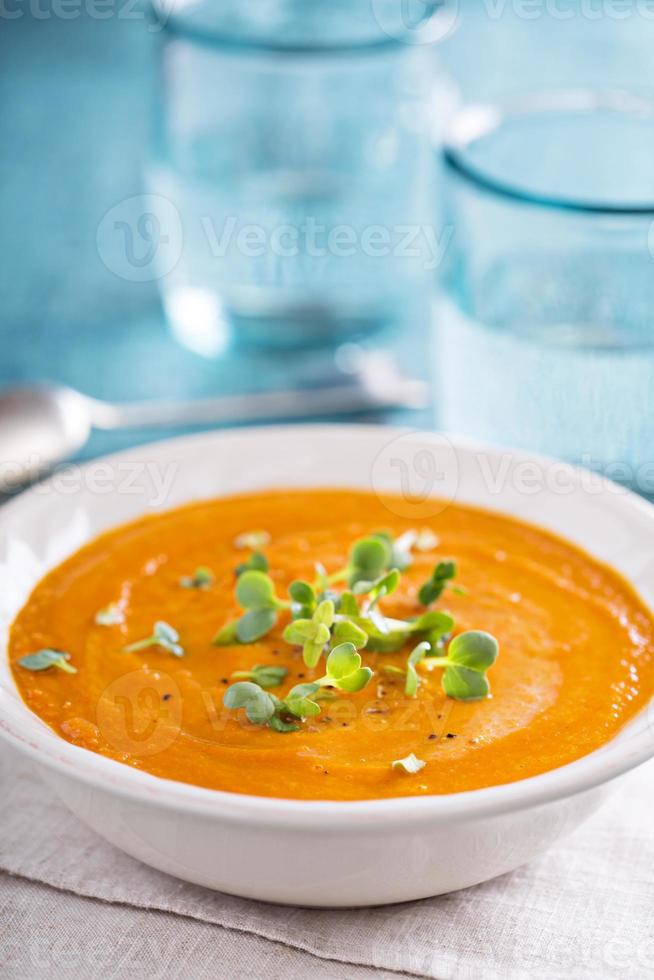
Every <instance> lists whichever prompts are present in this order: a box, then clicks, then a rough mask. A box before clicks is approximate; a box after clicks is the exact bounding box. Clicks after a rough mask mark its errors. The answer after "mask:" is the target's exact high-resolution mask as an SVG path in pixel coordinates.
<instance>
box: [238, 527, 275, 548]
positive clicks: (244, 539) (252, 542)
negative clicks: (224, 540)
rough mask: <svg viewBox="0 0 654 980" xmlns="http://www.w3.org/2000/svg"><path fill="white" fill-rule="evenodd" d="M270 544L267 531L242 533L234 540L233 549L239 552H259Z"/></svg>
mask: <svg viewBox="0 0 654 980" xmlns="http://www.w3.org/2000/svg"><path fill="white" fill-rule="evenodd" d="M269 544H270V535H269V534H268V532H267V531H243V533H242V534H239V535H238V536H237V537H235V538H234V547H235V548H238V549H239V551H260V550H261V549H262V548H265V547H266V546H267V545H269Z"/></svg>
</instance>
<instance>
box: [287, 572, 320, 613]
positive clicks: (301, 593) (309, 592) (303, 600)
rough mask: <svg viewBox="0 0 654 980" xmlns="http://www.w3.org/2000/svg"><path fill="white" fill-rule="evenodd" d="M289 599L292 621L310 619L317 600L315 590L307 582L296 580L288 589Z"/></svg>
mask: <svg viewBox="0 0 654 980" xmlns="http://www.w3.org/2000/svg"><path fill="white" fill-rule="evenodd" d="M288 594H289V595H290V597H291V601H292V605H291V614H292V616H293V619H310V618H311V616H313V614H314V612H315V611H316V606H317V605H318V599H317V596H316V592H315V589H314V587H313V586H312V585H309V583H308V582H303V581H302V580H301V579H296V581H295V582H291V584H290V585H289V587H288Z"/></svg>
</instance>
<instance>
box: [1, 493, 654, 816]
mask: <svg viewBox="0 0 654 980" xmlns="http://www.w3.org/2000/svg"><path fill="white" fill-rule="evenodd" d="M401 510H402V508H401V507H399V506H397V504H394V501H393V498H391V497H388V498H385V499H380V498H378V497H377V496H375V495H372V494H368V493H364V492H352V491H340V490H339V491H334V490H324V491H323V490H316V491H304V490H303V491H296V490H293V491H288V492H287V491H284V492H281V491H275V492H270V493H265V494H256V495H255V494H252V495H245V496H239V497H233V498H228V499H222V500H215V501H210V502H202V503H197V504H193V505H190V506H187V507H184V508H181V509H178V510H175V511H171V512H168V513H164V514H161V515H156V516H150V517H146V518H144V519H142V520H140V521H138V522H136V523H133V524H130V525H128V526H125V527H120V528H117V529H116V530H114V531H111V532H110V533H108V534H105V535H103V536H102V537H100V538H98V539H97V540H95V541H93V542H91V543H90V544H88V545H87V546H86V547H84V548H82V549H81V550H80V551H79V552H77V553H76V554H74V555H73V556H72V557H71V558H69V559H68V560H67V561H65V562H64V563H63V564H62V565H60V566H59V567H58V568H56V569H55V570H54V571H52V572H50V573H49V574H48V575H47V576H46V577H45V578H44V579H43V581H41V582H40V583H39V584H38V585H37V587H36V588H35V590H34V592H33V593H32V595H31V597H30V599H29V601H28V602H27V604H26V606H25V607H24V608H23V610H22V611H21V612H20V614H19V615H18V617H17V619H16V621H15V623H14V624H13V627H12V631H11V638H10V646H9V656H10V659H11V663H12V668H13V673H14V678H15V681H16V684H17V686H18V689H19V691H20V693H21V695H22V697H23V698H24V700H25V702H26V703H27V705H28V706H29V707H30V708H31V709H32V711H34V712H35V713H36V714H37V715H39V716H40V717H41V718H42V719H43V720H44V721H45V722H47V724H48V725H50V726H51V727H52V728H53V729H54V731H55V732H56V733H57V734H58V735H60V736H61V737H62V738H64V739H66V740H67V741H69V742H72V743H73V744H75V745H78V746H82V747H83V748H85V749H88V750H89V751H92V752H97V753H100V754H101V755H104V756H108V757H110V758H112V759H116V760H119V761H120V762H122V763H125V764H127V765H129V766H133V767H135V768H138V769H142V770H145V771H147V772H150V773H153V774H154V775H156V776H160V777H164V778H167V779H174V780H181V781H182V782H186V783H192V784H195V785H198V786H204V787H210V788H212V789H220V790H229V791H232V792H237V793H251V794H255V795H259V796H277V797H290V798H294V799H307V800H311V799H322V800H325V799H327V800H361V799H376V798H384V797H396V796H421V795H426V794H434V793H438V794H442V793H455V792H459V791H462V790H471V789H478V788H480V787H484V786H492V785H495V784H500V783H508V782H512V781H514V780H518V779H522V778H524V777H526V776H533V775H536V774H538V773H542V772H545V771H546V770H549V769H553V768H555V767H557V766H561V765H563V764H564V763H567V762H571V761H572V760H574V759H578V758H579V757H580V756H583V755H585V754H586V753H588V752H590V751H592V750H593V749H595V748H597V747H598V746H600V745H602V743H604V742H606V741H607V740H608V739H610V738H611V737H612V736H613V735H614V734H615V733H616V732H617V731H618V730H619V729H620V728H621V727H622V726H623V725H624V724H625V723H626V722H627V721H628V720H629V718H631V717H632V716H633V715H634V714H635V713H636V712H637V711H638V710H639V709H640V708H642V707H643V705H644V704H645V703H646V701H647V700H648V699H649V698H650V697H651V695H652V691H653V689H654V665H653V662H652V654H653V652H654V638H653V637H654V630H653V619H652V615H651V614H650V613H649V611H648V610H647V609H646V607H645V606H644V605H643V603H642V602H641V601H640V600H639V599H638V597H637V596H636V595H635V593H634V592H633V591H632V590H631V588H630V587H629V586H628V585H627V584H626V583H625V582H624V581H623V580H622V579H621V578H620V577H619V576H618V575H617V574H616V573H615V572H613V571H611V570H610V569H609V568H606V567H604V566H603V565H601V564H599V563H598V562H596V561H595V560H593V559H591V558H590V557H589V556H588V555H586V554H584V553H582V552H581V551H580V550H578V549H577V548H575V547H573V546H572V545H570V544H568V543H566V542H565V541H562V540H560V539H558V538H556V537H554V536H552V535H550V534H548V533H546V532H544V531H542V530H539V529H537V528H535V527H532V526H528V525H525V524H523V523H520V522H518V521H515V520H511V519H509V518H507V517H503V516H500V515H497V514H492V513H488V512H485V511H482V510H477V509H473V508H469V507H464V506H458V505H448V506H444V508H443V510H442V512H441V513H440V514H439V515H438V516H437V517H435V518H434V519H433V520H431V521H429V522H427V523H425V524H418V525H416V523H415V522H410V521H407V520H405V519H403V518H400V517H398V516H396V515H397V513H398V512H401ZM382 531H383V532H384V536H385V540H387V541H390V540H391V539H397V538H398V537H399V538H400V541H401V542H402V544H403V547H404V551H405V552H406V554H405V555H404V559H403V561H402V562H401V564H402V565H403V566H407V567H403V568H402V570H401V577H400V580H399V584H397V583H396V582H395V585H396V587H395V585H393V587H389V588H388V590H387V594H385V591H384V589H385V587H384V588H381V589H377V591H378V592H380V593H381V594H380V595H375V592H374V590H373V589H372V585H371V583H370V582H368V583H365V582H364V583H363V585H361V586H360V587H359V586H357V585H356V584H355V586H354V590H353V591H354V592H355V593H356V592H357V589H359V592H358V594H357V597H356V599H355V601H356V602H357V603H359V604H360V603H364V604H366V605H365V607H364V608H365V610H367V613H366V615H368V616H370V617H372V620H374V622H375V623H376V624H377V625H376V627H375V629H377V628H378V629H379V630H381V632H382V633H383V632H384V629H388V625H387V624H388V623H389V622H390V623H391V624H393V623H394V622H400V621H401V622H402V623H403V624H405V625H404V626H402V628H403V629H406V630H410V631H412V632H407V634H406V642H404V643H402V644H401V646H399V647H398V646H397V644H396V648H395V649H394V650H392V651H391V652H378V651H372V652H371V651H370V650H369V649H366V646H365V645H361V642H359V644H358V645H359V652H358V654H355V653H354V652H353V651H354V647H349V648H348V649H349V650H350V653H351V654H352V656H354V657H355V659H356V657H360V662H361V664H362V665H363V666H364V667H367V668H370V669H371V670H372V672H373V673H372V677H371V678H370V679H369V680H368V675H367V674H366V677H365V680H366V684H365V686H364V687H363V688H362V689H358V690H354V691H348V690H343V689H341V688H339V686H338V683H339V682H337V683H336V684H335V685H333V684H331V683H329V678H328V679H327V682H325V681H323V684H322V686H321V687H320V689H319V692H318V693H317V694H316V693H315V690H314V688H315V685H314V686H313V687H309V688H308V689H307V688H303V689H302V690H303V691H304V690H308V691H309V695H308V698H307V700H310V701H311V702H312V704H313V705H317V711H315V713H312V712H314V710H315V709H314V708H311V709H308V708H307V709H306V710H307V712H309V711H310V712H311V713H309V714H306V715H305V714H303V712H302V711H300V712H299V713H298V714H296V715H292V714H291V713H289V711H287V710H286V707H285V706H286V704H287V701H285V699H286V698H287V697H288V695H289V692H290V691H291V690H292V689H294V688H296V687H297V685H311V684H312V682H313V681H315V680H316V679H318V678H324V677H325V672H326V660H325V657H326V655H327V653H328V651H329V649H330V645H333V642H332V638H330V639H329V640H328V641H327V642H326V643H325V648H324V652H323V653H321V651H320V640H321V637H322V636H323V633H322V632H321V631H319V630H317V627H316V626H315V624H314V625H312V626H309V627H307V626H306V623H312V622H313V618H314V614H315V608H316V607H315V604H314V606H311V602H309V603H308V606H307V608H304V609H299V608H298V604H297V603H296V604H295V605H294V606H293V608H288V605H289V599H288V588H289V585H290V583H291V582H293V581H294V580H303V581H304V582H306V583H308V584H309V585H310V586H311V587H315V593H316V594H317V596H318V599H322V601H327V602H328V603H329V596H331V600H332V605H333V606H334V609H335V610H336V612H335V619H336V621H338V620H339V613H338V608H339V604H340V603H341V602H342V600H341V599H340V598H339V590H341V591H342V590H343V589H344V588H347V586H348V573H347V564H348V554H349V553H350V552H351V549H352V546H353V543H354V542H355V541H357V540H358V539H361V538H366V536H369V535H377V534H379V532H382ZM407 532H411V533H409V534H407ZM414 532H417V534H416V533H414ZM402 536H404V537H402ZM253 552H256V553H257V554H256V556H255V558H254V559H253V558H252V553H253ZM261 553H262V554H263V556H264V557H261ZM450 559H452V560H453V561H454V562H456V575H455V576H453V575H448V574H447V562H448V561H449V560H450ZM439 562H444V563H445V564H443V565H441V566H439V564H438V563H439ZM317 563H318V564H319V566H323V568H320V567H319V569H318V572H316V564H317ZM392 564H393V563H392V561H391V560H389V561H388V562H387V565H388V567H391V566H392ZM239 566H247V568H250V569H252V568H254V570H255V571H257V572H258V576H257V575H255V576H254V579H252V576H251V575H250V578H251V579H252V580H253V581H254V580H257V581H259V584H261V581H262V579H261V578H260V577H261V576H264V577H265V579H266V581H267V582H269V581H272V585H273V588H274V595H275V599H274V600H272V601H274V602H277V601H278V600H279V605H278V606H277V607H276V608H275V609H274V610H273V612H268V613H266V612H265V611H264V612H263V613H261V612H260V613H257V616H255V617H254V619H257V617H259V618H262V619H263V620H266V622H265V623H264V626H267V627H268V630H267V632H265V633H264V634H263V635H261V636H260V637H259V638H258V639H254V640H251V641H247V642H240V641H239V638H238V636H237V635H235V634H234V628H235V627H234V625H233V624H235V623H238V622H240V621H241V620H242V618H243V617H244V616H245V615H246V613H247V607H246V609H244V608H243V607H242V603H241V604H239V600H238V598H237V595H236V593H235V587H236V585H237V581H238V573H240V574H241V575H243V574H245V572H244V571H243V568H242V567H241V568H239ZM437 567H440V568H441V569H445V572H443V575H444V578H443V581H442V582H441V583H440V585H442V589H440V585H439V586H438V588H436V589H432V593H434V592H437V593H438V592H439V589H440V593H439V594H438V595H437V596H436V597H435V598H433V596H431V597H430V596H429V595H425V593H424V592H423V591H422V590H421V586H423V585H424V584H425V583H426V582H430V581H431V582H433V581H434V570H435V569H436V568H437ZM343 568H346V572H345V573H344V574H343V576H339V574H338V570H339V569H343ZM237 569H238V572H237ZM450 570H451V569H450ZM438 574H439V575H440V574H441V573H440V572H439V573H438ZM437 577H438V576H437ZM351 581H352V580H350V584H351ZM326 582H327V584H326ZM334 582H338V583H339V584H338V585H335V584H333V583H334ZM368 586H370V591H369V594H368V596H367V597H366V595H365V593H363V592H362V591H361V590H364V589H365V588H366V587H368ZM321 590H322V593H323V594H322V596H320V595H319V593H320V592H321ZM264 591H265V590H264ZM300 591H301V590H300ZM299 594H300V593H299V592H298V595H299ZM421 595H422V598H423V599H430V600H431V601H430V602H427V603H425V602H421V601H420V597H421ZM325 596H327V599H325ZM241 598H242V596H241ZM264 598H265V597H264ZM258 601H259V600H257V602H258ZM348 601H349V602H350V603H351V602H352V600H351V599H349V600H348ZM254 604H255V605H256V604H257V603H254ZM263 605H264V606H265V605H266V603H265V602H264V603H263ZM266 608H268V609H270V608H271V607H270V605H268V606H266ZM427 608H428V609H431V610H432V611H441V612H446V613H449V614H450V615H451V617H452V620H453V621H454V622H453V625H452V628H451V629H441V631H440V632H441V636H440V638H439V639H438V641H437V642H436V643H435V644H434V649H433V650H430V651H428V655H423V653H419V656H420V657H421V658H422V659H417V658H416V663H415V666H414V667H412V668H409V666H408V664H407V659H408V655H409V654H410V652H411V650H412V649H414V648H415V647H416V644H417V643H418V640H419V639H420V634H419V631H416V626H415V624H416V623H417V622H418V620H419V617H421V616H423V615H424V613H425V610H426V609H427ZM250 611H252V610H251V609H250ZM293 616H295V618H296V620H298V619H299V620H301V624H302V623H304V624H305V626H304V627H302V628H303V629H304V630H305V633H306V630H307V629H308V630H309V632H311V630H313V634H311V635H316V636H317V641H316V642H317V644H318V647H317V656H318V662H317V663H316V665H315V666H311V665H307V663H306V662H305V659H306V657H305V653H306V651H304V652H303V648H302V647H301V646H300V645H299V643H298V642H288V641H287V640H286V639H285V638H284V633H285V631H286V633H287V635H289V634H288V626H289V623H290V622H291V618H292V617H293ZM271 620H274V622H271ZM340 621H341V623H342V622H344V621H345V617H344V616H340ZM362 621H363V620H360V622H362ZM446 621H447V617H445V619H444V622H446ZM252 622H253V619H252V617H250V620H249V621H248V623H249V625H248V628H247V629H244V630H242V632H244V633H245V634H248V630H249V634H248V635H251V633H252V632H253V631H252V629H251V627H252ZM366 622H367V620H366ZM155 624H159V625H158V626H156V625H155ZM162 624H163V625H162ZM226 624H228V628H227V630H225V625H226ZM229 624H231V625H229ZM301 624H300V625H301ZM255 626H256V627H257V628H255V630H254V632H255V633H256V632H259V629H258V627H259V626H260V624H259V623H258V622H257V623H256V624H255ZM261 628H263V627H261ZM329 628H330V627H327V629H328V630H329ZM331 628H332V629H334V627H331ZM343 629H344V633H343V634H342V635H346V634H347V633H348V629H347V628H343ZM221 630H222V639H221V640H220V642H221V644H222V645H215V644H214V643H213V642H212V640H213V638H214V637H215V636H216V634H217V633H219V632H220V631H221ZM469 630H475V631H477V630H480V631H485V633H488V634H492V636H493V637H495V638H496V640H497V643H498V644H499V656H498V657H497V660H496V661H495V662H494V663H492V665H491V666H489V667H488V669H487V673H486V676H487V680H488V682H489V684H490V693H489V694H488V695H487V696H482V697H480V698H478V699H476V700H465V699H462V700H461V699H457V698H453V697H449V696H448V695H447V694H446V693H445V691H444V689H443V676H444V669H445V668H444V666H443V662H444V660H443V658H446V657H447V656H449V655H450V654H449V653H448V650H449V648H450V646H451V644H452V643H453V642H454V640H453V639H452V637H456V636H457V635H458V634H460V633H462V632H465V631H469ZM157 631H159V632H157ZM162 631H163V632H162ZM230 631H231V632H230ZM300 632H301V629H300ZM429 635H430V636H431V638H432V639H433V637H434V636H435V635H436V634H429ZM336 638H337V637H336V636H335V637H334V640H335V639H336ZM246 639H247V636H246ZM423 639H424V636H423ZM355 645H356V644H355ZM427 646H428V644H427V643H424V647H427ZM307 649H309V651H310V650H311V649H313V648H311V647H310V646H309V647H308V648H307ZM44 650H45V651H46V654H45V660H44V659H43V654H42V653H41V654H40V653H39V652H40V651H44ZM47 651H51V652H50V653H47ZM52 651H54V652H52ZM60 651H64V652H65V655H66V656H65V658H64V654H63V653H61V652H60ZM433 653H437V654H438V656H435V657H433V656H432V654H433ZM35 655H36V656H37V658H38V657H39V656H40V659H37V660H34V659H33V658H34V656H35ZM314 655H316V651H315V649H314ZM48 657H50V660H48ZM57 657H59V658H60V659H59V663H58V664H57V663H55V662H54V660H55V659H56V658H57ZM30 658H32V659H30ZM21 661H24V663H25V664H27V666H24V665H21ZM50 663H52V665H51V666H48V664H50ZM357 663H358V661H357ZM58 666H60V667H64V668H67V669H58ZM254 668H256V669H254ZM71 669H72V670H74V671H75V673H71V672H69V671H70V670H71ZM348 670H349V668H348ZM262 671H263V672H262ZM412 671H413V672H414V673H415V680H416V683H415V685H412V684H411V683H409V674H410V673H411V672H412ZM412 676H413V675H412ZM259 681H261V682H262V683H263V685H264V686H261V684H259V683H258V682H259ZM243 683H245V684H247V685H249V686H247V687H246V688H240V690H242V691H246V692H249V694H248V695H247V696H248V697H254V699H255V701H256V704H257V705H259V707H260V708H261V705H263V706H264V708H265V710H264V711H263V715H261V712H259V714H258V715H257V713H256V710H255V711H254V714H255V720H254V721H252V720H251V719H249V718H248V715H247V714H246V708H245V707H243V706H241V707H238V706H237V707H231V708H228V707H226V706H225V705H224V697H225V692H226V691H227V690H228V689H231V688H232V685H234V684H243ZM253 690H254V691H255V693H254V695H253V694H252V691H253ZM260 692H263V693H260ZM244 697H245V695H244ZM228 700H229V698H228ZM235 700H236V701H238V698H235ZM288 703H290V702H288ZM297 703H299V702H297V701H296V702H294V704H296V705H297ZM267 705H275V706H276V707H275V708H274V711H275V715H274V717H276V718H277V717H278V718H279V719H282V720H283V724H282V725H281V726H280V727H281V729H282V730H279V729H278V728H275V727H273V726H271V724H270V723H269V722H268V721H267V720H266V719H265V715H266V713H267V711H268V708H267V707H266V706H267ZM280 705H281V706H282V707H281V708H280V707H279V706H280ZM262 710H263V709H262ZM269 710H270V711H273V707H270V709H269ZM406 760H409V762H408V763H407V761H406Z"/></svg>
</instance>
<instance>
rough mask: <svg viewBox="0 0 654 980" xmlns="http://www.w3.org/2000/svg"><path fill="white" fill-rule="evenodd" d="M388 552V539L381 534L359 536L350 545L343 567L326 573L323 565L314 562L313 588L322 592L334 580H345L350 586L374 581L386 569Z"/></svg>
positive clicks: (388, 558) (388, 557) (389, 550)
mask: <svg viewBox="0 0 654 980" xmlns="http://www.w3.org/2000/svg"><path fill="white" fill-rule="evenodd" d="M390 554H391V549H390V544H389V541H388V540H387V538H386V537H385V536H384V535H383V534H378V535H371V536H370V537H368V538H360V539H359V540H358V541H355V542H354V544H353V545H352V548H351V550H350V555H349V557H348V560H347V564H346V565H345V567H344V568H341V569H339V570H338V571H337V572H334V573H333V574H331V575H327V573H326V572H325V569H324V568H323V566H322V565H321V564H320V563H317V564H316V582H315V588H316V589H317V590H319V591H321V592H322V591H324V590H325V588H326V587H327V586H328V585H332V584H333V583H335V582H347V584H348V586H349V587H350V588H353V587H354V586H355V585H356V584H357V582H362V581H363V582H374V581H375V580H376V579H378V578H379V576H380V575H381V574H382V573H383V572H384V571H386V570H387V568H388V563H389V560H390Z"/></svg>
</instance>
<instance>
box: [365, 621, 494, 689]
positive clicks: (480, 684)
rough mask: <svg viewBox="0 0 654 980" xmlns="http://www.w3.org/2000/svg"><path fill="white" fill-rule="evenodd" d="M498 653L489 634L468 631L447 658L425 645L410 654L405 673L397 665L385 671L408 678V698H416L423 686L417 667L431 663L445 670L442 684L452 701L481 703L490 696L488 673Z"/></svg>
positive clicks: (451, 645) (437, 649) (420, 645)
mask: <svg viewBox="0 0 654 980" xmlns="http://www.w3.org/2000/svg"><path fill="white" fill-rule="evenodd" d="M498 652H499V645H498V643H497V640H496V639H495V637H494V636H491V634H490V633H484V632H483V631H481V630H468V631H467V632H465V633H459V635H458V636H455V637H454V639H453V640H452V641H451V642H450V645H449V647H448V649H447V654H445V655H444V656H438V653H439V648H438V646H433V645H432V644H430V643H427V642H423V643H419V644H418V646H417V647H414V649H413V650H412V651H411V653H410V654H409V656H408V658H407V665H406V669H405V670H403V669H402V668H401V667H396V666H395V665H394V664H389V665H387V666H385V667H384V668H383V670H384V672H385V673H387V674H390V675H401V676H403V677H405V678H406V681H405V687H404V691H405V694H406V695H407V697H410V698H414V697H415V696H416V694H417V692H418V687H419V686H420V676H419V674H418V671H417V670H416V667H417V666H418V664H419V663H422V661H423V660H425V659H428V660H429V662H430V663H431V664H433V665H434V666H437V667H444V668H445V670H444V672H443V677H442V680H441V684H442V687H443V690H444V691H445V693H446V694H447V695H448V696H449V697H451V698H454V699H455V700H456V701H478V700H480V699H481V698H485V697H486V696H487V695H488V694H489V693H490V685H489V683H488V679H487V677H486V671H487V670H488V668H489V667H491V666H492V665H493V664H494V663H495V660H496V659H497V654H498Z"/></svg>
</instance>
